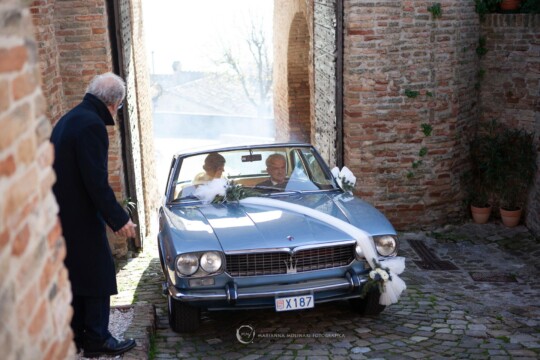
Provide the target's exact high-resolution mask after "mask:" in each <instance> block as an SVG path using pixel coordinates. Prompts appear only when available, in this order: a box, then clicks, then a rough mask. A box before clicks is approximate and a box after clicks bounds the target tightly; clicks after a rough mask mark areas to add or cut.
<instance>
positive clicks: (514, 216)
mask: <svg viewBox="0 0 540 360" xmlns="http://www.w3.org/2000/svg"><path fill="white" fill-rule="evenodd" d="M499 210H500V212H501V219H502V222H503V224H504V225H506V226H508V227H514V226H516V225H517V224H519V219H520V218H521V209H519V210H504V209H502V208H501V209H499Z"/></svg>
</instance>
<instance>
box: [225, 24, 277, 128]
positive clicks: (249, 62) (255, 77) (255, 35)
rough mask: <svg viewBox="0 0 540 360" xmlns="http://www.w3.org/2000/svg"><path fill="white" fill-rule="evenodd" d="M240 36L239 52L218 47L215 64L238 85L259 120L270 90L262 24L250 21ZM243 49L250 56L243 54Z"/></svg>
mask: <svg viewBox="0 0 540 360" xmlns="http://www.w3.org/2000/svg"><path fill="white" fill-rule="evenodd" d="M250 19H251V21H250V24H249V26H248V27H247V30H246V31H243V32H242V34H243V36H244V39H243V44H244V48H243V49H237V50H236V51H234V50H233V47H232V46H231V45H222V48H223V50H222V55H221V58H220V59H219V60H218V63H220V64H224V65H225V66H226V67H227V68H228V69H229V71H231V72H232V75H233V76H234V77H235V78H236V79H237V80H238V81H239V82H240V84H241V86H242V89H243V92H244V95H245V96H246V98H247V99H248V101H249V103H250V104H251V105H253V106H254V107H255V108H256V109H257V114H258V115H259V117H261V116H264V115H267V113H268V111H269V105H270V100H271V92H270V90H271V89H272V58H271V54H270V53H269V48H268V47H269V46H271V45H272V44H268V42H267V39H266V36H265V32H264V26H263V22H262V21H258V22H255V21H254V20H253V19H254V17H250ZM246 47H247V50H248V53H249V54H250V56H242V54H246V51H245V50H246Z"/></svg>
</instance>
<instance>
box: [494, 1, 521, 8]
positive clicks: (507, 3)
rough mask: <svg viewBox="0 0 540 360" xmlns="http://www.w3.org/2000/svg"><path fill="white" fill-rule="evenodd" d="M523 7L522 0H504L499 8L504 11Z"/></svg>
mask: <svg viewBox="0 0 540 360" xmlns="http://www.w3.org/2000/svg"><path fill="white" fill-rule="evenodd" d="M520 5H521V0H502V1H501V3H500V4H499V7H500V8H501V10H503V11H514V10H517V9H518V8H519V7H520Z"/></svg>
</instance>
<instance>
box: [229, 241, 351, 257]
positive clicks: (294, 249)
mask: <svg viewBox="0 0 540 360" xmlns="http://www.w3.org/2000/svg"><path fill="white" fill-rule="evenodd" d="M355 243H356V240H346V241H335V242H328V243H320V244H313V245H299V246H294V247H293V246H291V247H281V248H265V249H246V250H231V251H225V255H241V254H264V253H269V252H287V253H290V254H294V253H295V252H298V251H301V250H309V249H317V248H321V247H331V246H341V245H349V244H355Z"/></svg>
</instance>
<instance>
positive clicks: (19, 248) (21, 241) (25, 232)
mask: <svg viewBox="0 0 540 360" xmlns="http://www.w3.org/2000/svg"><path fill="white" fill-rule="evenodd" d="M29 241H30V229H29V228H28V225H25V226H24V228H23V229H22V230H21V231H20V232H19V233H18V234H17V235H15V240H14V241H13V244H12V246H11V254H12V255H13V256H17V257H19V256H21V255H22V254H23V253H24V251H25V250H26V247H27V246H28V242H29Z"/></svg>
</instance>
